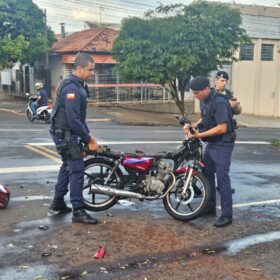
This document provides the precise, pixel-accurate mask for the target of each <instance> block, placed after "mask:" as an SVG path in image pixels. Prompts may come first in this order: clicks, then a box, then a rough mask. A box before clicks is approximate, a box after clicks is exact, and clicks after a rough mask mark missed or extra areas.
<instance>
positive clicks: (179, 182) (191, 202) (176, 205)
mask: <svg viewBox="0 0 280 280" xmlns="http://www.w3.org/2000/svg"><path fill="white" fill-rule="evenodd" d="M185 180H186V175H185V174H180V175H178V176H177V177H176V183H175V185H174V187H173V188H172V189H171V191H170V192H169V193H168V194H167V195H166V196H165V197H164V198H163V204H164V206H165V209H166V211H167V212H168V213H169V214H170V215H171V216H172V217H174V218H175V219H177V220H181V221H190V220H193V219H196V218H197V217H199V216H200V214H201V213H202V212H203V211H204V210H205V208H206V207H207V205H208V203H209V200H210V185H209V182H208V180H207V179H206V178H205V177H204V175H203V174H202V173H200V172H197V173H196V174H195V175H194V177H193V180H192V183H191V186H189V188H188V190H187V192H186V194H185V195H183V194H182V191H183V188H184V183H185Z"/></svg>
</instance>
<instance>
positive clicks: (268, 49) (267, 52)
mask: <svg viewBox="0 0 280 280" xmlns="http://www.w3.org/2000/svg"><path fill="white" fill-rule="evenodd" d="M273 50H274V45H272V44H262V53H261V60H263V61H272V60H273Z"/></svg>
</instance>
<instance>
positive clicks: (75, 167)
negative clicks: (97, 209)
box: [53, 137, 84, 209]
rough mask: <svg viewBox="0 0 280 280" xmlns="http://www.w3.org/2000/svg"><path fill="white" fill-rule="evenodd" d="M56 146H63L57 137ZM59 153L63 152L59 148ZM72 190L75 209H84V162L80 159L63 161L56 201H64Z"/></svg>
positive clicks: (56, 187)
mask: <svg viewBox="0 0 280 280" xmlns="http://www.w3.org/2000/svg"><path fill="white" fill-rule="evenodd" d="M53 139H54V142H55V144H56V145H57V144H61V141H59V140H58V139H57V138H56V137H53ZM57 151H58V152H59V153H61V152H63V151H61V150H60V148H58V147H57ZM68 185H69V189H70V201H71V204H72V207H73V209H80V208H83V207H84V200H83V186H84V161H83V158H82V156H81V158H79V159H68V160H62V165H61V167H60V170H59V174H58V178H57V183H56V185H55V195H54V199H55V200H60V199H62V198H63V197H64V196H65V195H66V194H67V192H68Z"/></svg>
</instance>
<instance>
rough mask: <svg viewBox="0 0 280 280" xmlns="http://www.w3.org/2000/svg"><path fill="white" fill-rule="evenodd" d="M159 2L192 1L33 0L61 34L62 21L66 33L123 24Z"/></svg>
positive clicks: (250, 1)
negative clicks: (91, 24)
mask: <svg viewBox="0 0 280 280" xmlns="http://www.w3.org/2000/svg"><path fill="white" fill-rule="evenodd" d="M212 1H213V0H212ZM214 1H215V0H214ZM159 2H161V3H163V4H174V3H182V4H189V3H191V2H192V0H177V1H176V0H172V1H171V0H161V1H158V0H59V1H57V0H33V3H35V4H36V5H37V6H38V7H39V8H40V9H43V10H44V9H45V10H46V13H47V24H48V25H49V26H50V27H51V29H52V30H53V31H54V32H55V33H60V30H61V29H60V28H61V27H60V23H65V29H66V32H74V31H81V30H83V29H85V28H86V26H85V24H84V21H91V22H96V23H97V24H98V23H100V22H102V23H120V22H121V20H122V19H123V18H125V17H131V16H136V17H143V14H144V13H145V11H147V10H149V9H153V8H155V7H156V6H158V3H159ZM216 2H218V1H216ZM219 2H223V3H233V2H235V3H236V4H245V5H263V6H269V7H275V8H277V7H279V8H280V0H278V1H277V0H220V1H219ZM278 3H279V5H278Z"/></svg>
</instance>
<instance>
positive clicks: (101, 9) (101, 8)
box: [99, 5, 104, 26]
mask: <svg viewBox="0 0 280 280" xmlns="http://www.w3.org/2000/svg"><path fill="white" fill-rule="evenodd" d="M102 11H104V9H103V7H102V6H101V5H100V9H99V25H100V26H101V13H102Z"/></svg>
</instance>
